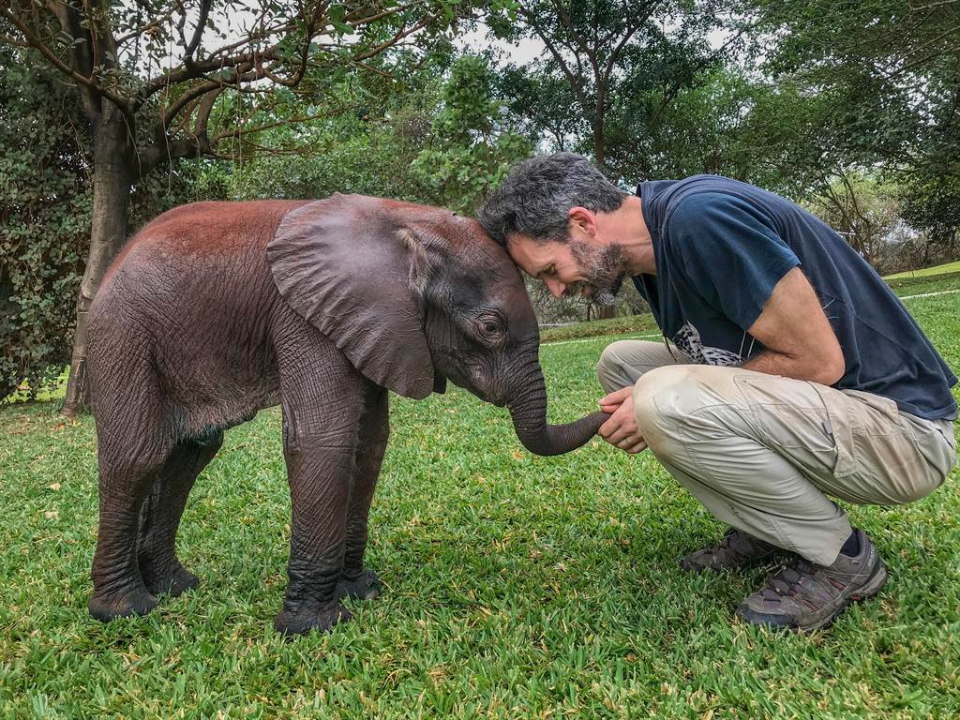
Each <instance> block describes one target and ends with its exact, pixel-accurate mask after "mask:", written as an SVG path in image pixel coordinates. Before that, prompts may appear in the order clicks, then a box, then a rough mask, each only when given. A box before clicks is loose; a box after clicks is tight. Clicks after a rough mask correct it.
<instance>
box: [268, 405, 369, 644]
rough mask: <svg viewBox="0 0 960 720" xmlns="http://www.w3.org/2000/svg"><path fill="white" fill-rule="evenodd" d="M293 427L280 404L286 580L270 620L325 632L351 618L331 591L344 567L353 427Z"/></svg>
mask: <svg viewBox="0 0 960 720" xmlns="http://www.w3.org/2000/svg"><path fill="white" fill-rule="evenodd" d="M296 428H297V423H296V421H293V422H291V421H290V418H289V416H288V415H287V413H286V409H285V414H284V455H285V457H286V461H287V472H288V474H289V478H290V495H291V499H292V505H293V520H292V523H291V537H290V564H289V566H288V569H287V574H288V576H289V584H288V585H287V594H286V598H285V599H284V603H283V610H282V611H281V612H280V614H279V615H278V616H277V618H276V622H275V623H274V625H275V627H276V629H277V630H278V631H280V632H282V633H285V634H288V635H291V634H301V633H306V632H309V631H311V630H320V631H322V632H323V631H327V630H330V629H331V628H332V627H333V626H334V625H336V624H337V623H339V622H341V621H344V620H348V619H349V618H350V613H349V612H348V611H347V609H346V608H344V607H343V606H342V605H341V604H340V602H339V600H338V599H337V597H336V594H335V590H336V586H337V582H338V581H339V579H340V575H341V573H342V570H343V558H344V539H345V534H346V512H347V502H348V499H349V490H350V477H351V475H352V473H353V467H354V454H355V446H354V442H355V426H350V429H349V431H346V432H345V431H344V430H342V429H340V430H338V431H336V432H325V433H322V434H317V433H312V432H303V431H301V430H298V429H296Z"/></svg>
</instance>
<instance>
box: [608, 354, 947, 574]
mask: <svg viewBox="0 0 960 720" xmlns="http://www.w3.org/2000/svg"><path fill="white" fill-rule="evenodd" d="M597 375H598V376H599V378H600V383H601V385H603V387H604V389H605V390H606V391H607V392H613V391H614V390H619V389H620V388H623V387H626V386H628V385H633V386H634V391H633V401H634V409H635V411H636V414H637V424H638V425H639V427H640V431H641V432H642V433H643V436H644V438H645V439H646V441H647V445H648V446H649V447H650V449H651V450H652V451H653V454H654V455H655V456H656V457H657V459H658V460H660V462H661V463H662V464H663V466H664V467H665V468H666V469H667V471H668V472H669V473H670V474H671V475H673V477H675V478H676V479H677V480H678V481H679V482H680V484H681V485H683V486H684V487H685V488H687V489H688V490H689V491H690V492H691V493H693V494H694V495H695V496H696V497H697V498H698V499H699V500H700V502H701V503H703V505H704V506H705V507H706V508H707V509H708V510H709V511H710V512H711V513H713V515H714V516H715V517H716V518H717V519H719V520H721V521H722V522H724V523H727V524H728V525H731V526H733V527H735V528H738V529H740V530H743V531H744V532H747V533H749V534H750V535H753V536H754V537H758V538H761V539H763V540H766V541H767V542H770V543H773V544H774V545H776V546H778V547H781V548H784V549H786V550H792V551H794V552H796V553H797V554H799V555H801V556H803V557H804V558H806V559H808V560H810V561H812V562H815V563H819V564H821V565H830V564H832V563H833V562H834V560H835V559H836V557H837V553H838V552H839V551H840V547H841V546H842V545H843V543H844V541H845V540H846V539H847V537H848V536H849V535H850V532H851V526H850V523H849V522H848V520H847V518H846V516H845V514H844V512H843V511H842V510H841V509H840V508H839V507H837V505H836V504H834V503H833V502H832V501H831V500H830V499H829V498H828V497H827V496H828V495H831V496H833V497H836V498H840V499H841V500H845V501H848V502H851V503H857V504H864V505H898V504H901V503H908V502H912V501H914V500H918V499H919V498H922V497H924V496H925V495H927V494H929V493H931V492H933V490H935V489H936V488H938V487H939V486H940V485H941V484H942V483H943V481H944V479H945V478H946V476H947V474H948V473H949V472H950V470H951V468H952V467H953V465H954V463H955V462H956V459H957V453H956V438H955V436H954V433H953V423H952V422H950V421H947V420H924V419H922V418H919V417H916V416H914V415H910V414H908V413H903V412H900V411H899V410H898V409H897V406H896V404H895V403H894V402H893V401H892V400H889V399H887V398H884V397H881V396H879V395H874V394H871V393H864V392H858V391H854V390H836V389H834V388H830V387H827V386H825V385H819V384H817V383H811V382H805V381H801V380H793V379H790V378H784V377H780V376H777V375H767V374H764V373H758V372H753V371H751V370H743V369H740V368H730V367H716V366H710V365H695V364H692V361H691V360H690V359H689V358H688V357H687V356H685V355H683V354H682V353H681V352H680V351H679V350H677V349H676V348H670V349H668V348H667V347H665V346H664V345H663V344H662V343H655V342H644V341H640V340H626V341H619V342H615V343H613V344H612V345H610V346H608V347H607V348H606V349H605V350H604V351H603V355H602V356H601V358H600V362H599V364H598V365H597Z"/></svg>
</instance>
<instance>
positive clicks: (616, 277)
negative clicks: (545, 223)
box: [567, 240, 626, 306]
mask: <svg viewBox="0 0 960 720" xmlns="http://www.w3.org/2000/svg"><path fill="white" fill-rule="evenodd" d="M570 252H571V254H572V255H573V258H574V260H576V261H577V265H579V266H580V272H581V274H582V275H583V277H584V279H583V280H581V281H580V282H578V283H577V284H576V285H574V286H573V287H568V288H567V293H568V294H570V295H574V296H577V297H580V296H581V295H582V293H583V289H584V288H590V297H589V298H585V299H586V301H587V302H592V303H595V304H597V305H607V306H609V305H613V304H614V303H615V302H616V295H617V293H618V292H620V288H621V287H623V280H624V278H625V277H626V272H625V271H624V264H625V262H624V259H623V250H622V249H621V248H620V246H619V245H607V246H606V247H603V248H592V247H590V246H589V245H587V244H586V243H582V242H578V241H576V240H572V241H571V242H570Z"/></svg>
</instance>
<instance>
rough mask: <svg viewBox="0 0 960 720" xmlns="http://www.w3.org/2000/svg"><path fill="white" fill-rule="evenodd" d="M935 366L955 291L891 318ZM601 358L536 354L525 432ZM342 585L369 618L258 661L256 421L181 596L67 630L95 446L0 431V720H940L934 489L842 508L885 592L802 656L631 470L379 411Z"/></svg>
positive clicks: (207, 508)
mask: <svg viewBox="0 0 960 720" xmlns="http://www.w3.org/2000/svg"><path fill="white" fill-rule="evenodd" d="M907 304H908V307H909V308H910V309H911V310H912V311H913V312H914V313H915V315H916V317H917V318H918V320H919V321H920V322H921V324H922V325H923V326H924V327H925V328H926V330H927V331H928V332H929V334H930V337H931V338H932V339H933V341H934V343H935V344H936V345H937V346H938V348H939V349H940V350H941V351H942V352H943V353H944V355H945V357H946V358H947V359H948V361H949V362H951V363H952V364H953V366H954V367H960V294H949V295H940V296H934V297H926V298H918V299H914V300H909V301H907ZM610 339H611V338H610V337H600V338H591V339H586V340H583V341H580V342H576V343H567V344H562V345H561V344H557V345H548V346H544V347H543V349H542V351H541V355H542V359H543V363H544V367H545V372H546V375H547V380H548V385H549V389H550V393H551V398H552V400H553V403H552V407H551V420H553V421H555V422H557V421H566V420H572V419H574V418H576V417H578V416H579V415H580V414H581V413H583V412H585V411H587V410H590V409H592V407H593V405H594V403H595V401H596V399H597V398H598V397H599V396H600V395H601V394H602V393H601V391H600V388H599V386H598V385H597V383H596V381H595V379H594V376H593V367H594V364H595V362H596V358H597V356H598V354H599V353H600V351H601V349H602V348H603V346H604V345H605V344H606V343H607V342H608V341H609V340H610ZM393 429H394V430H393V435H392V437H391V441H390V448H389V450H388V453H387V460H386V463H385V467H384V471H383V475H382V476H381V485H380V488H379V490H378V494H377V497H376V500H375V503H374V509H373V514H372V534H371V545H370V548H369V551H368V563H369V565H370V566H371V567H373V568H375V569H376V570H377V571H378V572H379V573H380V575H381V577H382V578H383V580H384V582H385V584H386V590H385V593H384V594H383V596H382V597H380V598H379V599H377V600H374V601H372V602H368V603H354V604H352V606H351V607H352V609H353V611H354V613H355V618H354V620H353V622H351V623H349V624H347V625H344V626H342V627H339V628H337V629H336V630H335V631H334V632H333V633H331V634H328V635H323V636H320V635H313V636H310V637H304V638H298V639H295V640H293V641H292V642H283V641H282V640H281V639H280V637H279V636H278V635H276V634H275V633H274V632H273V630H272V627H271V624H272V620H273V616H274V614H275V613H276V612H277V611H278V610H279V608H280V604H281V601H282V596H283V589H284V584H285V561H286V557H287V539H288V533H289V499H288V494H287V489H286V480H285V476H284V468H283V460H282V457H281V452H280V437H279V436H280V433H279V430H280V422H279V413H278V412H277V411H276V410H270V411H267V412H263V413H261V414H260V415H259V416H258V417H257V418H256V420H254V421H253V422H251V423H248V424H247V425H245V426H242V427H240V428H237V429H235V430H233V431H231V432H229V433H228V434H227V441H226V443H225V445H224V448H223V450H222V451H221V453H220V455H219V456H218V458H217V459H216V460H215V461H214V462H213V463H212V464H211V466H210V467H209V468H208V469H207V471H206V472H205V473H204V474H203V476H201V478H200V480H199V481H198V484H197V487H196V489H195V491H194V493H193V495H192V496H191V500H190V504H189V506H188V508H187V511H186V514H185V516H184V523H183V527H182V531H181V536H180V545H179V547H180V555H181V557H182V559H183V561H184V563H185V564H186V565H187V566H188V567H189V568H191V569H192V570H194V571H195V572H197V573H198V574H199V575H200V576H201V578H202V581H203V584H202V586H201V587H200V588H198V589H197V590H196V591H193V592H190V593H188V594H186V595H185V596H183V597H181V598H178V599H176V600H165V601H163V602H162V604H161V606H160V608H158V610H157V611H155V612H154V613H153V614H152V615H150V616H148V617H145V618H135V619H127V620H121V621H117V622H114V623H112V624H110V625H101V624H99V623H97V622H95V621H93V620H92V619H91V618H90V617H88V615H87V613H86V603H87V599H88V597H89V593H90V580H89V574H88V573H89V568H90V561H91V557H92V554H93V548H94V540H95V532H96V512H97V499H96V459H95V453H94V432H93V423H92V421H91V420H90V419H89V418H84V419H81V420H80V421H79V422H77V423H76V424H72V423H67V424H64V422H63V421H62V420H61V418H60V417H59V416H58V415H57V406H56V404H54V403H39V404H20V405H13V406H9V407H6V408H4V409H3V410H2V411H0V508H2V510H0V512H2V513H3V515H2V521H0V548H2V552H0V717H3V718H5V717H37V718H101V717H125V718H147V717H149V718H173V717H203V718H210V717H218V716H219V717H231V718H233V717H236V718H240V717H244V718H246V717H251V718H266V717H278V716H279V717H290V716H296V717H302V718H314V717H316V718H354V717H357V718H359V717H377V718H412V717H437V718H441V717H442V718H447V717H452V718H487V717H491V718H548V717H552V718H556V719H557V720H560V719H561V718H627V717H631V718H632V717H648V716H658V717H689V718H734V717H736V718H762V717H796V718H815V717H844V718H847V717H884V718H899V717H915V718H929V717H939V718H955V717H960V683H958V680H957V678H958V677H960V642H958V637H960V488H958V483H957V481H958V480H960V477H958V472H956V471H955V472H954V474H953V476H952V478H951V480H949V481H948V483H947V485H946V486H945V487H944V488H942V489H941V490H939V491H938V492H936V493H934V494H933V495H932V496H931V497H929V498H926V499H925V500H923V501H921V502H919V503H917V504H915V505H912V506H908V507H902V508H890V509H883V508H851V510H850V512H851V516H852V518H853V520H854V522H855V523H856V524H857V525H860V526H862V527H863V528H864V529H865V530H866V531H867V532H868V533H869V534H870V535H871V537H872V538H873V539H874V540H875V542H876V543H877V545H878V547H879V548H880V551H881V552H882V554H883V556H884V558H885V559H886V561H887V563H888V566H889V568H890V571H891V580H890V582H889V584H888V585H887V586H886V588H885V589H884V590H883V591H882V592H881V594H880V596H879V597H878V598H876V599H874V600H872V601H869V602H867V603H864V604H862V605H858V606H856V607H854V608H853V609H851V610H850V611H849V612H847V613H846V614H845V615H844V616H843V617H842V618H841V619H840V620H839V622H838V623H837V624H836V625H835V626H834V628H833V629H832V630H830V631H828V632H825V633H821V634H816V635H813V636H809V637H805V636H797V635H775V634H768V633H766V632H764V631H761V630H758V629H755V628H751V627H746V626H744V625H742V624H739V623H735V622H733V621H732V620H731V614H732V611H733V609H734V607H735V606H736V605H737V603H738V602H739V601H740V600H741V599H742V598H743V596H745V595H746V594H748V593H749V592H751V591H752V590H754V589H755V588H756V587H757V586H758V585H759V584H760V583H761V582H762V580H763V578H764V571H763V569H756V570H751V571H744V572H733V573H728V574H722V575H720V574H710V575H704V576H691V575H688V574H685V573H683V572H681V571H680V569H679V568H678V566H677V560H678V558H679V557H681V556H682V555H683V554H685V553H687V552H689V551H690V550H693V549H695V548H696V547H698V546H700V545H703V544H704V543H707V542H709V541H711V540H713V539H715V538H717V537H718V536H719V535H720V534H721V532H722V528H721V527H720V526H719V525H718V524H717V523H715V522H714V521H713V520H712V519H711V518H710V517H709V516H708V515H707V513H706V512H705V511H704V510H703V509H702V508H701V507H700V506H699V504H698V503H697V502H696V501H695V500H694V499H693V498H692V497H691V496H689V495H688V494H687V493H686V492H685V491H683V490H682V489H681V488H680V487H679V486H678V485H677V484H676V483H675V482H673V481H672V480H671V478H670V477H669V476H668V475H666V474H665V472H664V471H663V470H662V469H661V468H660V467H659V465H658V464H657V462H656V461H655V459H654V458H653V457H652V456H651V455H650V454H649V453H645V454H643V455H640V456H636V457H628V456H627V455H625V454H623V453H620V452H619V451H615V450H613V449H612V448H610V447H608V446H606V445H605V444H602V443H600V442H592V443H590V444H588V445H587V446H586V447H584V448H582V449H581V450H578V451H577V452H575V453H572V454H570V455H566V456H563V457H559V458H552V459H547V458H537V457H534V456H532V455H530V454H528V453H526V452H525V451H524V450H522V448H521V447H520V445H519V443H518V441H517V440H516V439H515V437H514V436H513V433H512V430H511V426H510V422H509V419H508V417H507V414H506V412H505V411H504V410H500V409H497V408H493V407H490V406H487V405H484V404H482V403H480V402H479V401H478V400H476V399H475V398H473V397H472V396H469V395H467V394H466V393H464V392H462V391H459V390H456V389H453V390H452V391H451V392H449V393H448V394H447V395H444V396H439V397H438V396H434V397H431V398H429V399H428V400H425V401H422V402H419V403H413V402H408V401H395V402H394V404H393Z"/></svg>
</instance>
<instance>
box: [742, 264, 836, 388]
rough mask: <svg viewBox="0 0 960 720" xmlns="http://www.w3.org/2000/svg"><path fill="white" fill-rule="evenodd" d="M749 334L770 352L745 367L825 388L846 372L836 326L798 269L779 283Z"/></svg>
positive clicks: (751, 359)
mask: <svg viewBox="0 0 960 720" xmlns="http://www.w3.org/2000/svg"><path fill="white" fill-rule="evenodd" d="M748 332H749V333H750V335H751V336H752V337H754V338H756V339H757V340H758V341H760V342H761V343H763V345H764V346H765V347H766V350H765V351H764V352H762V353H760V354H759V355H757V356H756V357H753V358H750V359H749V360H748V361H747V362H745V363H744V364H743V366H742V367H743V368H745V369H747V370H756V371H757V372H763V373H767V374H769V375H782V376H784V377H789V378H794V379H796V380H810V381H812V382H817V383H821V384H823V385H833V384H834V383H835V382H837V381H838V380H839V379H840V378H842V377H843V375H844V373H845V372H846V362H845V360H844V358H843V350H842V349H841V348H840V343H839V342H837V336H836V334H835V333H834V332H833V327H832V326H831V325H830V321H829V320H827V316H826V314H825V313H824V312H823V308H822V307H820V301H819V299H818V298H817V294H816V292H815V291H814V289H813V287H812V286H811V285H810V282H809V281H808V280H807V278H806V276H804V274H803V273H802V272H801V271H800V269H799V268H794V269H793V270H790V271H789V272H788V273H787V274H786V275H784V276H783V277H782V278H780V281H779V282H778V283H777V284H776V286H774V288H773V293H772V294H771V295H770V299H769V300H767V302H766V303H765V304H764V306H763V311H762V312H761V313H760V316H759V317H758V318H757V320H756V322H754V323H753V325H751V326H750V329H749V330H748Z"/></svg>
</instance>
